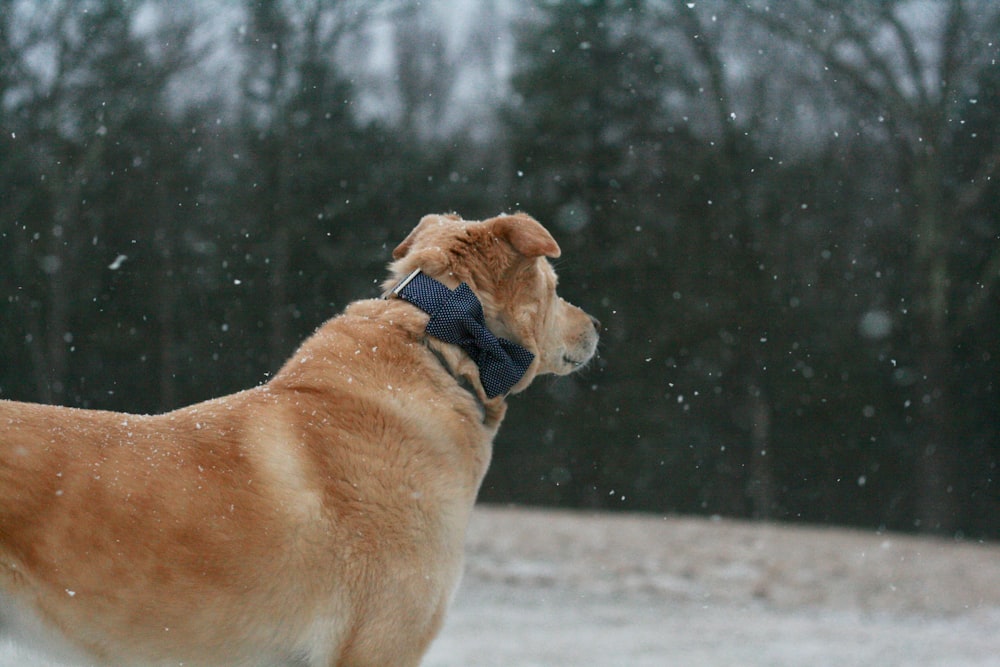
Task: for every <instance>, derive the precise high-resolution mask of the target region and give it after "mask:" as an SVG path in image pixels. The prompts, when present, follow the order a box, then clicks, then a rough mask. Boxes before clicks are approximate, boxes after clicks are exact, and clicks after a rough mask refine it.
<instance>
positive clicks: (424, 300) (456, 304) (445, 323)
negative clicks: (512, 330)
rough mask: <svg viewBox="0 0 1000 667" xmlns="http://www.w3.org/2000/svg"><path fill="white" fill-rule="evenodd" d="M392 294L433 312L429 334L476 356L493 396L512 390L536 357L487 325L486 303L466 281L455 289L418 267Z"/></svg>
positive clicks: (484, 384) (425, 310)
mask: <svg viewBox="0 0 1000 667" xmlns="http://www.w3.org/2000/svg"><path fill="white" fill-rule="evenodd" d="M391 294H395V295H396V296H399V297H400V298H402V299H404V300H406V301H408V302H410V303H412V304H413V305H415V306H416V307H418V308H420V309H421V310H423V311H424V312H426V313H429V314H430V316H431V319H430V321H429V322H428V323H427V328H426V329H425V331H426V332H427V333H429V334H430V335H431V336H434V337H435V338H438V339H440V340H443V341H444V342H446V343H453V344H455V345H458V346H459V347H461V348H462V349H463V350H465V352H466V353H467V354H468V355H469V356H470V357H472V360H473V361H475V362H476V365H477V366H479V380H480V382H482V385H483V389H484V390H485V391H486V396H487V397H489V398H493V397H495V396H500V395H501V394H506V393H507V392H508V391H510V389H511V387H513V386H514V385H515V384H517V383H518V381H519V380H520V379H521V378H522V377H524V374H525V373H526V372H527V370H528V367H529V366H530V365H531V362H532V360H533V359H534V358H535V355H534V354H532V353H531V352H529V351H528V350H526V349H524V348H523V347H521V346H520V345H518V344H517V343H512V342H511V341H509V340H507V339H505V338H498V337H497V336H494V335H493V333H492V332H491V331H490V330H489V329H487V328H486V322H485V320H484V317H483V305H482V304H481V303H479V299H478V298H476V295H475V294H474V293H473V292H472V290H471V289H470V288H469V286H468V285H466V284H465V283H462V284H461V285H459V286H458V287H457V288H456V289H455V290H454V291H452V290H450V289H448V288H447V287H446V286H445V285H443V284H441V283H439V282H438V281H436V280H434V279H433V278H431V277H430V276H428V275H426V274H425V273H423V272H421V271H420V269H417V270H416V271H414V272H413V273H411V274H410V275H408V276H407V277H406V278H404V279H403V280H402V281H400V283H399V284H398V285H396V287H394V288H393V290H392V292H391Z"/></svg>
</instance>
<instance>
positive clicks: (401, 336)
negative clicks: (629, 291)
mask: <svg viewBox="0 0 1000 667" xmlns="http://www.w3.org/2000/svg"><path fill="white" fill-rule="evenodd" d="M559 252H560V251H559V246H558V245H557V244H556V242H555V241H554V240H553V238H552V236H551V235H550V234H549V233H548V232H547V231H546V230H545V229H544V228H543V227H542V226H541V225H540V224H539V223H538V222H536V221H535V220H533V219H532V218H530V217H528V216H526V215H523V214H516V215H509V216H500V217H497V218H493V219H490V220H486V221H483V222H470V221H464V220H461V219H460V218H458V217H457V216H438V215H432V216H426V217H425V218H423V219H422V220H421V221H420V224H419V225H418V226H417V228H416V229H414V230H413V232H411V233H410V235H409V236H408V237H407V238H406V240H404V241H403V242H402V243H401V244H400V245H399V247H398V248H396V250H395V251H394V252H393V258H394V259H395V261H394V262H393V263H392V264H391V265H390V267H389V268H390V273H391V277H390V278H389V280H388V281H386V283H385V286H386V289H387V293H388V294H389V298H384V299H373V300H365V301H358V302H355V303H353V304H351V305H350V306H348V307H347V309H346V310H345V312H344V313H343V314H342V315H340V316H339V317H336V318H334V319H332V320H330V321H329V322H327V323H326V324H324V325H323V326H322V327H320V328H319V329H318V330H317V331H316V333H315V334H314V335H313V336H312V337H311V338H309V339H308V340H307V341H306V342H305V343H304V344H303V345H302V347H301V348H300V349H299V350H298V351H297V352H296V353H295V355H294V356H292V358H291V359H290V360H289V361H288V362H287V363H286V364H285V366H284V367H283V368H282V369H281V371H280V372H279V373H278V374H277V375H275V376H274V378H273V379H272V380H271V381H270V382H268V383H267V384H265V385H262V386H259V387H256V388H254V389H250V390H247V391H243V392H240V393H238V394H234V395H232V396H225V397H223V398H219V399H215V400H212V401H208V402H205V403H199V404H197V405H192V406H190V407H187V408H184V409H181V410H177V411H175V412H170V413H167V414H163V415H157V416H137V415H130V414H121V413H112V412H98V411H89V410H76V409H70V408H61V407H49V406H42V405H33V404H25V403H14V402H9V401H0V600H3V603H4V607H6V608H7V612H8V614H7V615H8V617H13V618H14V619H15V621H16V622H17V623H18V624H20V625H21V626H25V627H27V628H28V629H29V630H33V631H35V634H37V633H38V632H41V633H42V634H43V635H45V634H52V635H57V636H59V637H61V643H62V644H64V645H65V647H68V649H69V650H72V651H74V652H76V653H78V654H80V655H81V656H83V657H84V659H86V660H89V661H91V662H95V661H96V664H99V665H142V666H144V667H146V666H153V665H181V664H182V665H262V666H263V665H281V664H300V665H315V666H319V665H324V666H343V667H366V666H372V667H376V666H378V667H386V666H396V667H400V666H403V667H405V666H407V665H417V664H419V662H420V659H421V656H423V654H424V652H425V650H426V649H427V646H428V644H429V643H430V641H431V640H432V639H433V637H434V636H435V634H436V633H437V631H438V629H439V628H440V626H441V622H442V618H443V616H444V613H445V609H446V607H447V606H448V603H449V601H450V599H451V596H452V594H453V591H454V590H455V587H456V585H457V582H458V579H459V575H460V573H461V569H462V547H463V538H464V535H465V529H466V524H467V521H468V518H469V514H470V511H471V509H472V506H473V503H474V501H475V498H476V493H477V491H478V489H479V484H480V482H481V481H482V479H483V475H484V474H485V473H486V468H487V466H488V465H489V461H490V454H491V447H492V441H493V436H494V435H495V434H496V431H497V428H498V426H499V424H500V421H501V419H502V418H503V416H504V412H505V410H506V403H505V398H506V393H516V392H519V391H521V390H523V389H524V388H525V387H526V386H527V385H528V384H529V383H530V382H531V380H532V379H533V378H534V377H535V376H536V375H538V374H541V373H556V374H566V373H570V372H572V371H573V370H575V369H577V368H578V367H580V366H581V365H582V364H584V363H586V362H587V361H588V360H589V359H590V358H591V356H592V355H593V354H594V351H595V348H596V346H597V337H598V336H597V323H596V320H593V319H592V318H591V317H589V316H588V315H587V314H586V313H584V312H583V311H582V310H580V309H579V308H577V307H575V306H572V305H570V304H569V303H567V302H566V301H564V300H562V299H560V298H559V297H558V296H556V293H555V286H556V278H555V273H554V272H553V270H552V268H551V267H550V265H549V263H548V261H547V260H546V259H545V258H546V257H558V256H559ZM415 269H421V270H422V272H423V273H422V274H421V275H423V276H428V277H429V278H433V279H436V281H434V280H430V281H429V282H428V283H427V284H426V285H425V287H427V286H429V287H433V288H435V289H439V291H441V290H443V291H442V293H443V294H444V295H445V296H446V297H451V296H453V295H455V294H458V293H459V291H460V289H456V288H458V287H459V284H460V283H466V284H467V285H468V286H469V287H470V288H471V290H472V292H473V293H474V294H475V295H476V296H477V297H478V300H479V302H480V303H481V304H482V309H483V311H485V326H486V328H488V329H489V330H490V331H492V333H493V334H495V335H496V336H499V337H500V338H501V339H503V340H501V343H503V344H504V345H506V346H507V347H506V348H505V349H508V350H510V351H511V354H512V355H515V356H517V355H518V354H522V353H524V354H523V355H522V357H521V359H522V361H523V364H525V365H526V368H523V367H522V368H520V369H519V370H517V372H516V373H514V374H513V376H511V378H508V380H509V382H508V384H510V382H513V384H512V385H511V386H509V388H507V387H505V388H504V389H505V391H504V392H503V393H500V394H499V395H496V396H493V395H491V394H492V393H494V392H490V391H488V390H487V389H486V386H487V384H488V383H487V379H488V378H486V377H485V375H486V371H485V370H484V371H483V373H484V376H483V377H481V376H480V368H479V366H477V363H476V361H475V360H474V357H475V356H476V354H478V353H477V352H476V351H475V350H473V351H471V352H470V351H468V350H467V348H466V347H465V346H464V345H465V344H464V343H463V344H456V343H453V342H445V341H444V340H442V339H439V338H437V337H434V336H432V335H430V334H429V333H427V332H426V331H425V327H427V326H428V325H429V320H431V319H433V318H432V317H431V316H429V315H428V314H427V313H426V312H424V310H422V309H421V307H418V306H416V305H413V303H409V302H408V301H410V300H412V299H410V298H409V297H408V296H407V293H406V292H405V291H403V290H397V291H398V292H399V293H400V296H402V298H394V297H393V292H391V290H392V289H393V288H395V287H397V286H398V285H399V283H400V281H401V280H403V279H404V277H407V276H410V275H411V272H413V271H414V270H415ZM439 284H442V285H443V286H444V287H446V288H447V289H443V288H440V286H439ZM451 290H454V292H451ZM471 301H472V302H474V301H475V298H473V299H472V300H471ZM469 303H470V301H469V300H468V299H467V300H466V301H465V304H466V305H468V304H469ZM450 308H451V305H449V306H448V308H445V309H443V310H448V309H450ZM471 309H472V310H473V311H474V310H475V303H472V306H471ZM434 317H439V316H438V315H434ZM471 326H474V325H471ZM483 336H485V337H486V338H487V339H490V337H489V332H486V333H485V334H483ZM506 339H509V341H508V340H506ZM490 340H492V339H490ZM483 344H484V345H487V346H493V347H495V344H494V343H492V342H489V343H483ZM491 349H492V348H491ZM498 354H499V355H500V356H501V357H502V356H503V354H505V353H498ZM532 355H533V356H532ZM505 363H506V362H505ZM521 372H523V375H519V373H521ZM490 379H491V380H492V378H490ZM53 630H54V632H52V631H53Z"/></svg>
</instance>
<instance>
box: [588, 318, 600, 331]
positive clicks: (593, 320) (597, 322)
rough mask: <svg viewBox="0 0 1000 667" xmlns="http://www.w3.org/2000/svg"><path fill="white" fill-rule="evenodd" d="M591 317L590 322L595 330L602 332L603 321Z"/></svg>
mask: <svg viewBox="0 0 1000 667" xmlns="http://www.w3.org/2000/svg"><path fill="white" fill-rule="evenodd" d="M589 317H590V321H591V322H592V323H593V324H594V328H595V329H597V330H598V331H600V330H601V321H600V320H599V319H597V318H596V317H594V316H593V315H590V316H589Z"/></svg>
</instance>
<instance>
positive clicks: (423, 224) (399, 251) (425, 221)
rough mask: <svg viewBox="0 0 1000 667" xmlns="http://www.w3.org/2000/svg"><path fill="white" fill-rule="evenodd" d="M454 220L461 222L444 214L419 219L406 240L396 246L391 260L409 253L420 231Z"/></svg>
mask: <svg viewBox="0 0 1000 667" xmlns="http://www.w3.org/2000/svg"><path fill="white" fill-rule="evenodd" d="M454 220H461V218H460V217H459V216H457V215H455V214H453V213H446V214H444V215H438V214H430V215H425V216H424V217H422V218H420V222H419V223H417V226H416V227H414V228H413V231H411V232H410V233H409V234H407V235H406V238H405V239H403V242H402V243H400V244H399V245H398V246H396V249H395V250H393V251H392V258H393V259H402V258H404V257H406V255H407V253H409V252H410V248H412V247H413V242H414V241H415V240H416V238H417V236H418V235H419V234H420V232H421V231H423V230H425V229H426V228H428V227H431V226H432V225H443V224H446V223H447V222H449V221H454Z"/></svg>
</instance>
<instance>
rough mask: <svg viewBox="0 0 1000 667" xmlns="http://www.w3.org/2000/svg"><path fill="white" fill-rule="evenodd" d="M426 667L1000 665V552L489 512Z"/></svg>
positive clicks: (802, 531)
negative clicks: (443, 627)
mask: <svg viewBox="0 0 1000 667" xmlns="http://www.w3.org/2000/svg"><path fill="white" fill-rule="evenodd" d="M468 543H469V548H468V549H469V551H468V563H467V568H466V569H467V572H466V576H465V580H464V581H463V583H462V587H461V589H460V590H459V593H458V597H457V598H456V600H455V604H454V605H453V607H452V609H451V613H450V614H449V617H448V621H447V624H446V626H445V629H444V631H443V632H442V634H441V636H440V637H439V638H438V640H437V642H436V643H435V644H434V646H433V647H432V648H431V652H430V654H429V655H428V657H427V659H426V660H425V662H424V667H459V666H470V665H475V666H477V667H502V666H503V667H562V666H566V667H569V666H573V667H585V666H586V667H590V666H592V667H598V666H600V667H653V666H654V665H655V666H657V667H662V666H668V665H679V666H684V667H694V666H698V665H711V666H716V665H718V666H726V667H730V666H757V665H760V666H764V665H766V666H768V667H774V666H778V665H787V666H795V667H801V666H804V665H809V666H810V667H820V666H825V665H830V666H831V667H832V666H834V665H836V666H837V667H845V666H854V665H878V666H879V667H890V666H893V665H899V666H904V665H905V666H907V667H910V666H913V665H921V666H924V667H926V666H929V665H940V666H942V667H944V666H946V665H947V666H968V665H982V666H986V665H1000V545H989V546H983V545H978V544H956V543H954V542H948V541H939V540H930V539H917V538H912V537H905V536H900V535H895V534H883V535H878V534H875V533H863V532H857V531H845V530H826V529H811V528H792V527H779V526H774V525H767V524H750V523H739V522H730V521H704V520H697V519H677V518H669V519H659V518H655V517H648V516H635V515H624V516H623V515H606V514H605V515H593V514H579V513H563V512H547V511H538V510H511V509H498V508H485V507H480V508H479V509H478V510H477V513H476V514H475V515H474V516H473V521H472V525H471V526H470V531H469V540H468Z"/></svg>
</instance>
